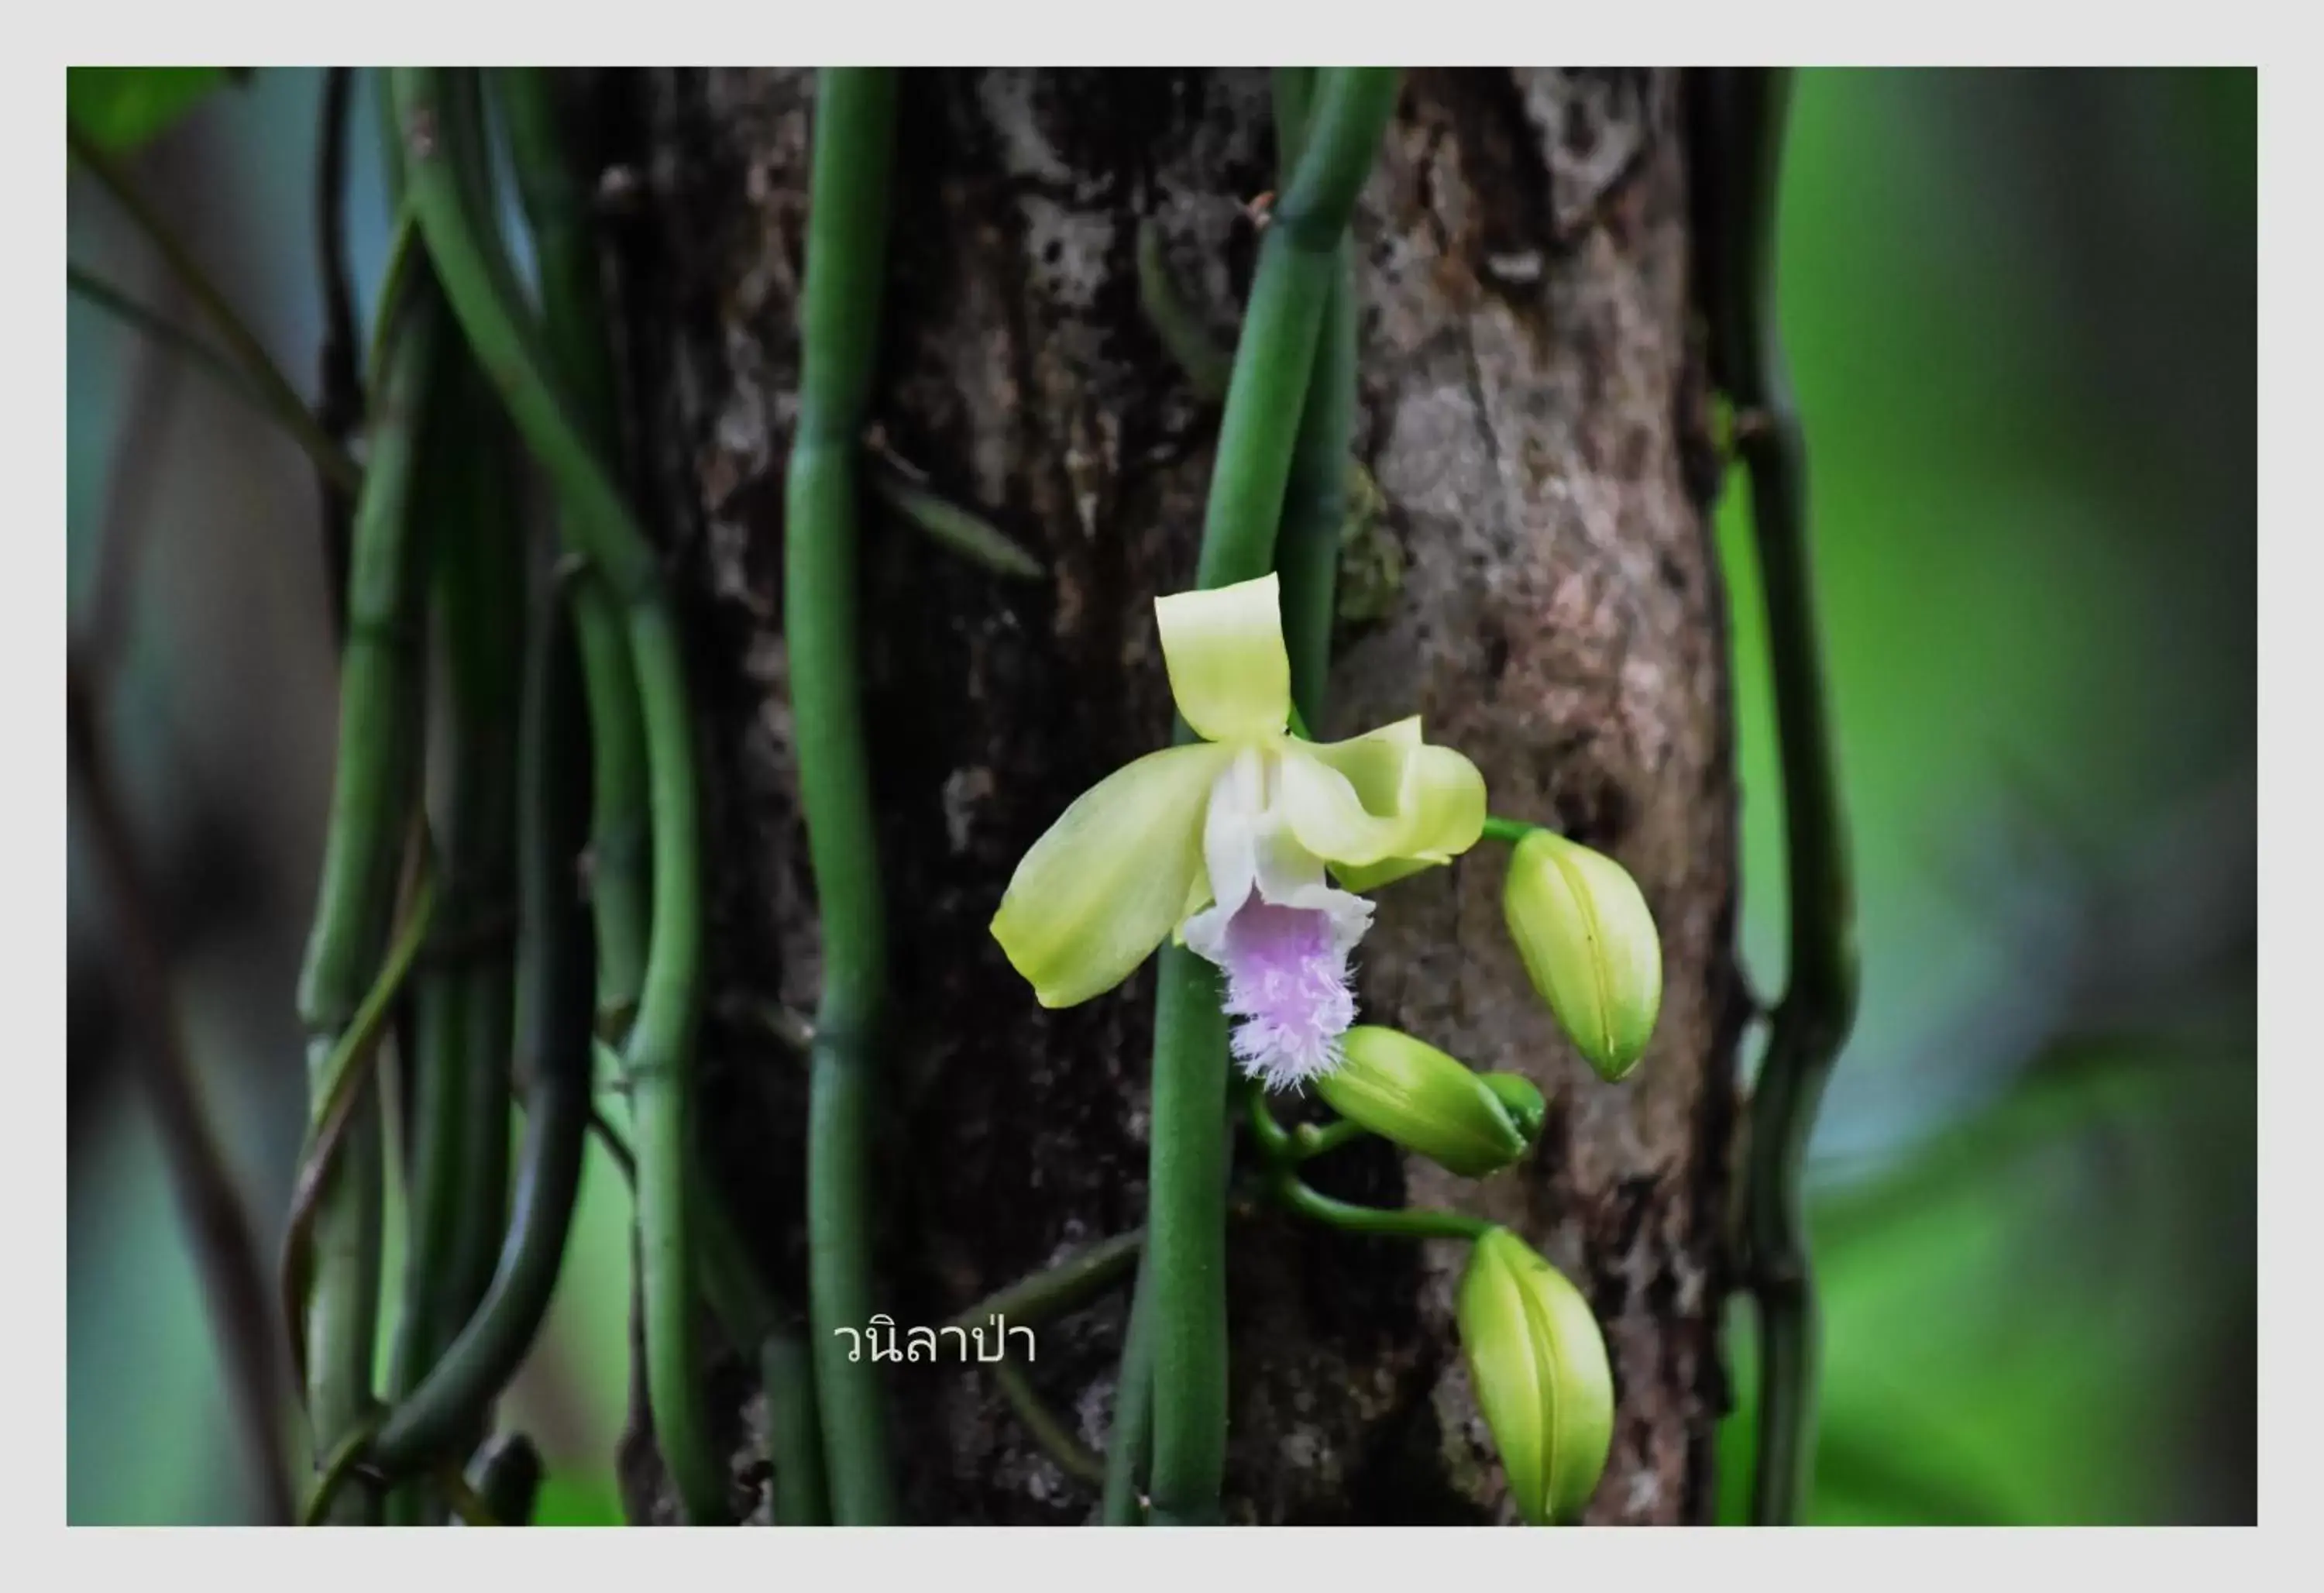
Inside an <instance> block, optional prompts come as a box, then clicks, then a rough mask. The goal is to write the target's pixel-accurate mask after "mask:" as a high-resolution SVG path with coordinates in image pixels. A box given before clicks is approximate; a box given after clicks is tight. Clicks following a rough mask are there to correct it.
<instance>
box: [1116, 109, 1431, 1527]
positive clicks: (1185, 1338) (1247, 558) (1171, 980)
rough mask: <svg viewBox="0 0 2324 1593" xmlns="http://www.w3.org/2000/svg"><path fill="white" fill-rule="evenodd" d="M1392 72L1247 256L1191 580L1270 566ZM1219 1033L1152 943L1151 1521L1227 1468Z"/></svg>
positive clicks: (1179, 958)
mask: <svg viewBox="0 0 2324 1593" xmlns="http://www.w3.org/2000/svg"><path fill="white" fill-rule="evenodd" d="M1397 87H1398V81H1397V73H1396V72H1394V71H1393V70H1388V69H1374V68H1347V69H1331V70H1330V71H1328V72H1327V73H1325V74H1324V76H1323V79H1322V81H1321V82H1320V84H1319V86H1318V88H1317V96H1316V107H1315V112H1314V117H1313V119H1312V124H1311V127H1310V131H1309V136H1308V141H1307V144H1306V146H1305V148H1304V149H1303V150H1302V151H1301V153H1300V159H1299V163H1298V166H1297V169H1296V172H1295V174H1294V176H1293V178H1292V181H1291V184H1290V187H1289V190H1288V191H1287V192H1286V194H1285V195H1284V196H1283V199H1282V201H1281V202H1280V203H1279V204H1278V205H1277V208H1276V211H1275V217H1274V220H1273V221H1272V223H1271V224H1270V225H1269V226H1268V230H1267V238H1266V242H1265V243H1264V244H1263V245H1261V247H1260V251H1259V269H1258V273H1257V274H1256V275H1255V276H1254V278H1253V279H1252V282H1251V292H1250V307H1249V309H1248V310H1246V312H1245V314H1244V317H1243V329H1242V336H1241V340H1240V343H1239V344H1238V346H1237V347H1236V350H1235V363H1234V375H1233V376H1232V378H1231V381H1230V382H1229V383H1228V386H1227V400H1226V412H1225V414H1224V416H1223V417H1222V421H1221V422H1220V432H1219V448H1218V458H1217V462H1216V464H1215V466H1214V467H1213V471H1212V476H1211V494H1210V502H1209V505H1208V508H1207V510H1206V513H1205V514H1204V517H1203V550H1202V554H1201V557H1200V558H1199V560H1197V563H1196V566H1195V583H1196V585H1198V586H1201V587H1206V588H1207V587H1221V586H1228V585H1231V584H1232V583H1234V582H1237V581H1242V580H1250V579H1255V578H1257V577H1259V576H1261V575H1264V574H1266V573H1267V571H1268V570H1269V569H1271V568H1272V567H1273V564H1274V557H1275V536H1276V525H1277V520H1278V518H1279V516H1280V515H1281V514H1282V511H1283V502H1284V489H1285V486H1286V483H1287V482H1288V480H1289V477H1290V472H1291V459H1292V454H1293V451H1294V447H1295V443H1296V434H1297V431H1298V426H1299V418H1300V412H1301V410H1302V409H1303V408H1304V406H1305V399H1306V390H1307V382H1308V375H1309V372H1310V370H1311V369H1312V367H1313V366H1314V356H1315V345H1316V341H1317V339H1318V338H1319V337H1320V335H1321V333H1322V329H1323V312H1324V310H1325V307H1326V301H1327V300H1328V299H1329V297H1330V294H1331V289H1332V284H1333V281H1334V280H1335V273H1337V270H1338V268H1339V263H1340V243H1341V238H1342V235H1343V234H1344V233H1345V232H1346V231H1347V226H1348V218H1349V215H1350V213H1351V211H1352V210H1353V209H1354V207H1355V200H1356V194H1357V192H1358V190H1360V189H1361V187H1362V186H1363V182H1364V179H1365V176H1366V175H1367V173H1369V171H1370V170H1371V163H1372V157H1373V153H1374V152H1375V151H1376V150H1377V149H1378V148H1379V140H1380V134H1381V132H1382V130H1383V129H1384V128H1385V127H1386V125H1387V123H1388V116H1390V115H1391V114H1392V113H1393V112H1394V110H1395V107H1396V97H1397ZM1226 1042H1227V1024H1226V1015H1225V1014H1223V1013H1222V1011H1220V1008H1219V987H1218V977H1217V973H1216V970H1215V969H1213V968H1212V967H1211V965H1210V964H1209V963H1207V962H1205V961H1203V959H1201V958H1199V957H1196V956H1194V954H1193V953H1192V952H1190V951H1188V950H1186V949H1185V948H1184V947H1179V946H1166V947H1164V948H1163V950H1162V956H1161V959H1160V968H1159V973H1158V977H1157V993H1156V1000H1155V1013H1154V1099H1153V1124H1154V1130H1153V1150H1152V1158H1151V1169H1152V1171H1151V1177H1150V1181H1149V1190H1150V1192H1149V1195H1148V1203H1149V1207H1150V1210H1151V1216H1150V1217H1149V1219H1148V1224H1147V1228H1148V1234H1149V1236H1150V1241H1149V1242H1150V1244H1151V1246H1152V1247H1153V1268H1154V1272H1153V1278H1154V1316H1155V1322H1154V1333H1155V1351H1154V1478H1153V1499H1154V1513H1155V1517H1156V1519H1157V1521H1160V1522H1207V1521H1212V1520H1215V1519H1216V1517H1217V1514H1218V1500H1219V1486H1220V1480H1221V1477H1222V1473H1223V1471H1224V1469H1225V1465H1226V1420H1227V1399H1226V1374H1227V1341H1226V1339H1227V1334H1226V1326H1227V1322H1226V1316H1227V1313H1226V1254H1225V1250H1226V1246H1225V1229H1226V1172H1227V1156H1226V1147H1227V1132H1226V1116H1225V1103H1226V1094H1227V1044H1226Z"/></svg>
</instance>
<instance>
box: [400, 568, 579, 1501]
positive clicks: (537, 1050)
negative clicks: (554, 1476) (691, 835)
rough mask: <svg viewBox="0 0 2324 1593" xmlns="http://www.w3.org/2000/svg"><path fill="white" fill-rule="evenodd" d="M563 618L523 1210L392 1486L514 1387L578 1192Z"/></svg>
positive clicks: (415, 1415) (533, 651) (419, 1398)
mask: <svg viewBox="0 0 2324 1593" xmlns="http://www.w3.org/2000/svg"><path fill="white" fill-rule="evenodd" d="M562 618H563V616H562V614H561V608H560V605H559V604H558V602H557V601H556V599H555V597H553V596H552V597H551V598H550V599H549V602H548V603H547V604H546V605H544V607H543V612H542V616H541V623H539V625H536V626H535V634H534V636H533V638H532V640H531V644H530V646H529V648H528V649H527V653H528V657H527V664H526V671H525V683H524V700H523V708H522V711H521V716H520V719H519V735H520V737H521V744H520V748H519V754H518V768H519V772H520V773H519V778H520V781H521V788H520V792H519V797H518V807H517V825H518V847H517V872H518V884H517V912H518V925H517V948H518V960H517V974H516V978H517V985H516V1022H517V1029H516V1057H515V1071H516V1072H517V1073H518V1074H519V1076H520V1077H521V1078H522V1079H524V1080H526V1091H527V1093H526V1110H525V1137H524V1148H523V1151H522V1153H521V1155H520V1157H519V1159H518V1166H517V1179H516V1194H515V1199H514V1202H513V1205H512V1210H511V1215H510V1220H509V1226H508V1234H507V1238H506V1240H505V1242H504V1243H503V1245H502V1246H501V1251H500V1257H499V1262H498V1265H497V1266H496V1268H495V1269H494V1271H493V1276H492V1280H491V1283H490V1286H489V1287H488V1288H487V1290H486V1291H485V1292H484V1298H483V1300H482V1301H481V1302H480V1303H479V1304H478V1305H477V1306H476V1308H475V1311H474V1313H473V1314H471V1315H469V1316H468V1318H467V1320H466V1323H465V1324H464V1325H462V1326H461V1327H460V1329H459V1332H458V1335H457V1338H453V1340H452V1342H451V1344H450V1346H449V1347H448V1348H446V1349H445V1350H444V1352H443V1354H442V1356H441V1357H439V1358H438V1359H436V1360H435V1361H434V1362H433V1364H432V1365H430V1366H429V1367H428V1369H427V1372H426V1375H425V1377H424V1378H423V1379H421V1380H420V1382H419V1383H418V1385H417V1386H416V1387H412V1388H411V1389H410V1392H409V1393H408V1394H405V1395H404V1396H403V1397H402V1398H401V1400H399V1401H398V1402H397V1403H396V1404H395V1406H394V1408H393V1409H392V1411H390V1412H388V1415H387V1418H386V1420H385V1422H383V1425H382V1426H381V1428H380V1431H379V1436H378V1438H377V1439H376V1440H375V1441H374V1444H373V1446H372V1458H373V1459H374V1462H375V1463H376V1464H377V1465H378V1466H379V1467H380V1468H381V1469H382V1470H383V1471H386V1472H388V1473H389V1474H391V1475H400V1474H402V1473H405V1472H409V1471H412V1470H416V1469H419V1468H423V1467H425V1466H427V1465H428V1464H429V1463H430V1462H431V1461H436V1460H441V1459H447V1458H450V1451H452V1449H453V1448H454V1446H456V1445H457V1443H458V1442H459V1441H460V1440H462V1439H463V1437H464V1436H466V1435H467V1434H469V1433H471V1432H473V1431H475V1429H476V1428H477V1427H478V1426H479V1425H481V1423H482V1422H483V1420H484V1414H485V1412H486V1411H487V1409H488V1407H489V1406H490V1404H491V1403H492V1401H493V1399H494V1398H495V1397H497V1396H498V1394H500V1392H501V1390H502V1389H503V1388H504V1387H506V1386H507V1385H508V1381H509V1379H510V1378H511V1377H512V1376H513V1375H515V1373H516V1369H517V1367H518V1366H519V1365H520V1364H521V1362H522V1360H523V1358H524V1355H525V1352H526V1350H527V1349H528V1348H530V1346H531V1344H532V1342H533V1340H534V1338H535V1337H536V1335H537V1334H538V1333H539V1328H540V1323H541V1320H542V1319H543V1318H544V1317H545V1316H546V1315H547V1314H548V1310H549V1297H550V1295H551V1294H552V1293H553V1292H554V1291H555V1289H556V1284H557V1278H558V1272H559V1270H560V1268H561V1266H562V1263H563V1260H564V1255H565V1242H566V1237H567V1233H568V1232H569V1231H570V1228H571V1225H572V1218H573V1209H574V1203H575V1200H576V1197H577V1195H578V1193H579V1190H580V1183H581V1159H582V1151H583V1147H584V1144H585V1140H586V1134H587V1131H588V1125H589V1119H590V1082H591V1066H590V1063H591V1046H592V1040H591V1033H590V1027H591V1024H590V1017H591V1003H590V994H591V991H590V950H589V937H588V931H587V924H586V920H585V919H584V917H583V915H582V912H581V907H580V903H579V901H578V899H577V897H576V894H575V890H574V860H575V858H576V857H577V856H578V855H579V853H580V850H581V847H582V844H583V832H584V827H585V824H586V815H585V813H584V810H583V809H584V803H583V801H582V795H581V792H582V788H581V785H580V783H579V781H578V779H577V778H576V775H577V774H578V773H579V770H580V767H581V764H582V750H581V742H582V736H583V734H584V727H583V725H582V723H581V704H580V693H579V688H578V685H577V682H576V669H575V657H574V650H573V637H572V632H571V630H570V628H569V626H568V625H567V624H564V623H561V621H562ZM536 1468H537V1461H536ZM480 1486H482V1485H480ZM491 1491H492V1490H491V1489H490V1488H489V1487H484V1492H486V1493H487V1494H490V1493H491ZM496 1514H502V1515H503V1518H504V1519H509V1518H512V1517H511V1515H510V1513H509V1512H507V1511H498V1512H496ZM521 1514H524V1515H529V1514H530V1510H527V1511H525V1512H523V1513H521ZM514 1518H521V1516H520V1517H514Z"/></svg>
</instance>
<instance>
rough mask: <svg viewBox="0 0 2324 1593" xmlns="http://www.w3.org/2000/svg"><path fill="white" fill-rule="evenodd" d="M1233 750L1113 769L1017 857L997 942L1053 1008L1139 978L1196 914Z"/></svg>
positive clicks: (1206, 749)
mask: <svg viewBox="0 0 2324 1593" xmlns="http://www.w3.org/2000/svg"><path fill="white" fill-rule="evenodd" d="M1232 756H1233V750H1232V749H1231V748H1230V747H1223V746H1173V747H1166V748H1164V749H1163V750H1162V751H1160V752H1157V753H1148V754H1147V755H1146V756H1144V757H1142V758H1140V759H1139V760H1138V761H1137V762H1136V763H1134V764H1130V765H1128V766H1127V767H1125V768H1122V769H1118V770H1116V771H1115V772H1114V773H1111V774H1109V775H1108V776H1106V778H1104V779H1103V780H1101V781H1100V782H1098V783H1097V784H1095V785H1093V786H1092V787H1091V788H1090V789H1089V790H1088V791H1086V792H1083V793H1082V795H1081V796H1080V797H1079V798H1078V799H1077V800H1076V801H1074V805H1073V806H1072V807H1070V808H1067V809H1066V810H1065V812H1064V813H1063V814H1062V815H1061V816H1060V817H1059V818H1058V820H1057V821H1056V823H1055V824H1053V825H1051V826H1050V827H1049V829H1048V832H1047V834H1045V835H1044V836H1042V837H1041V838H1040V839H1039V840H1037V841H1036V842H1034V843H1033V849H1032V850H1031V851H1029V852H1028V853H1026V854H1025V857H1024V860H1023V861H1021V862H1019V864H1018V865H1017V872H1016V874H1015V875H1014V876H1013V877H1011V878H1010V881H1009V889H1008V891H1007V892H1006V893H1005V894H1003V895H1002V896H1001V911H1000V912H996V913H994V914H993V915H992V938H993V939H994V940H998V941H1000V942H1001V950H1002V951H1004V952H1006V953H1007V954H1008V957H1009V961H1010V966H1011V967H1013V968H1016V970H1017V971H1018V972H1019V973H1020V974H1022V975H1024V976H1025V977H1026V979H1027V980H1028V981H1029V982H1030V983H1031V985H1032V986H1033V994H1034V996H1036V997H1037V999H1038V1000H1039V1001H1040V1003H1041V1005H1043V1006H1072V1005H1074V1004H1075V1003H1076V1002H1082V1001H1087V1000H1088V999H1089V998H1090V997H1091V996H1102V995H1103V994H1105V992H1107V991H1108V990H1111V989H1112V988H1113V987H1114V986H1116V985H1119V984H1120V983H1121V981H1122V980H1124V979H1126V978H1128V977H1130V974H1131V973H1132V972H1133V971H1134V970H1135V969H1136V968H1137V967H1138V965H1139V963H1141V962H1143V961H1145V960H1146V958H1147V955H1148V953H1149V952H1151V951H1152V950H1153V949H1154V948H1155V947H1157V946H1158V945H1160V944H1161V943H1162V940H1163V937H1165V936H1167V934H1169V932H1170V931H1171V928H1172V926H1174V925H1175V924H1176V923H1177V922H1178V921H1179V919H1180V918H1181V917H1182V916H1183V915H1184V914H1185V908H1186V903H1187V900H1188V898H1189V894H1190V893H1192V892H1193V891H1194V889H1195V888H1196V884H1197V882H1198V878H1199V876H1200V875H1201V874H1202V871H1203V809H1204V807H1205V806H1206V805H1207V804H1208V801H1209V798H1210V792H1211V786H1212V783H1213V782H1214V781H1216V780H1217V779H1218V777H1219V774H1220V773H1221V771H1222V770H1223V769H1224V768H1225V767H1226V765H1227V763H1228V760H1229V759H1231V757H1232Z"/></svg>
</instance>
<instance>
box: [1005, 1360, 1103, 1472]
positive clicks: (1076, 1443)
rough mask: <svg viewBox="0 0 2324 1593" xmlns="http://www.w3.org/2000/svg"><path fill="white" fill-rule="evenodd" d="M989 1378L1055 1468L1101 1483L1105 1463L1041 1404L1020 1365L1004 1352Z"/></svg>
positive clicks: (1045, 1405) (1039, 1396) (1053, 1413)
mask: <svg viewBox="0 0 2324 1593" xmlns="http://www.w3.org/2000/svg"><path fill="white" fill-rule="evenodd" d="M992 1381H993V1382H994V1383H995V1384H996V1385H999V1387H1000V1389H1001V1398H1003V1399H1005V1400H1007V1401H1008V1402H1009V1408H1010V1410H1012V1411H1014V1412H1016V1413H1017V1420H1018V1421H1019V1422H1023V1423H1024V1424H1025V1431H1026V1433H1027V1434H1028V1436H1029V1437H1030V1438H1031V1439H1032V1440H1033V1443H1034V1446H1035V1447H1036V1448H1037V1449H1039V1450H1040V1451H1041V1452H1042V1453H1043V1454H1045V1455H1047V1456H1048V1457H1049V1459H1052V1460H1054V1461H1056V1463H1057V1469H1059V1470H1060V1471H1063V1472H1064V1473H1065V1475H1066V1476H1067V1477H1079V1478H1080V1479H1081V1480H1082V1481H1084V1482H1087V1483H1096V1484H1098V1485H1099V1486H1103V1485H1104V1482H1105V1462H1104V1461H1102V1460H1101V1459H1098V1458H1097V1457H1096V1456H1095V1455H1093V1454H1091V1453H1090V1451H1089V1449H1087V1448H1086V1447H1085V1446H1084V1444H1083V1443H1082V1440H1080V1439H1078V1438H1076V1437H1074V1432H1073V1430H1072V1429H1071V1428H1068V1427H1067V1426H1066V1425H1065V1422H1063V1421H1062V1420H1060V1419H1059V1417H1058V1416H1057V1414H1056V1412H1054V1411H1052V1410H1050V1409H1049V1407H1048V1406H1047V1404H1046V1403H1043V1401H1042V1399H1041V1395H1040V1394H1039V1392H1038V1391H1037V1390H1036V1389H1035V1388H1034V1386H1033V1385H1032V1383H1031V1381H1030V1380H1029V1379H1028V1378H1027V1377H1026V1375H1025V1368H1024V1367H1022V1366H1019V1365H1018V1364H1017V1363H1016V1362H1015V1361H1013V1360H1011V1359H1010V1357H1007V1356H1005V1355H1004V1356H1002V1357H1001V1359H1000V1360H999V1361H997V1362H995V1363H994V1364H993V1367H992Z"/></svg>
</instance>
